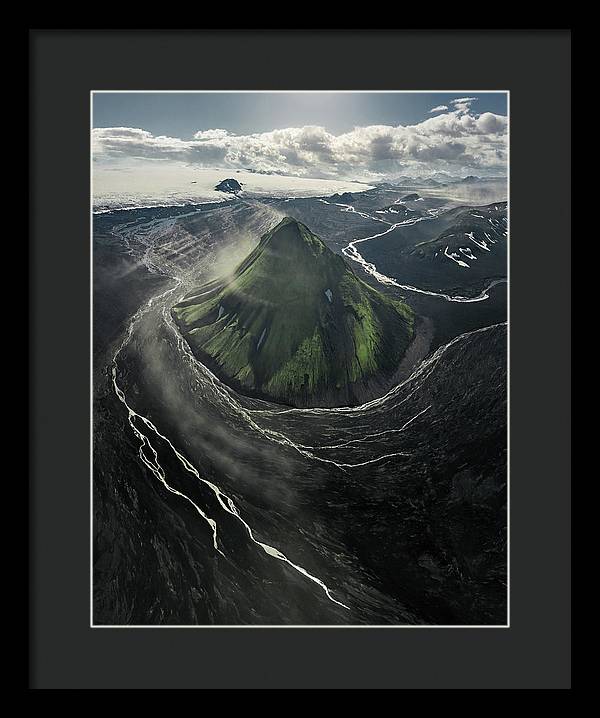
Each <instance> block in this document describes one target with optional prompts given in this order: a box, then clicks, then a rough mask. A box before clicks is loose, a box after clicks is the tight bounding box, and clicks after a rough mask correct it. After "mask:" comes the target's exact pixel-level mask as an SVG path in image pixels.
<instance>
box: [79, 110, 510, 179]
mask: <svg viewBox="0 0 600 718" xmlns="http://www.w3.org/2000/svg"><path fill="white" fill-rule="evenodd" d="M472 101H474V98H459V99H457V100H453V105H454V107H455V109H454V110H453V111H451V112H444V113H443V114H440V115H436V116H434V117H430V118H428V119H426V120H424V121H423V122H420V123H418V124H415V125H406V126H403V125H398V126H391V125H369V126H367V127H355V128H354V129H352V130H350V131H349V132H345V133H342V134H339V135H334V134H332V133H330V132H329V131H328V130H326V129H325V128H324V127H320V126H311V125H309V126H304V127H287V128H283V129H276V130H272V131H270V132H261V133H255V134H247V135H235V134H231V133H230V132H228V131H227V130H223V129H207V130H200V131H198V132H196V133H195V134H194V136H193V137H192V138H191V139H181V138H177V137H167V136H164V135H153V134H152V133H150V132H148V131H147V130H143V129H140V128H132V127H102V128H96V129H94V130H93V148H94V158H95V160H97V161H111V160H118V159H120V160H124V161H127V160H128V159H133V158H142V159H149V160H167V159H168V160H177V161H183V162H186V163H190V164H192V165H196V166H199V167H223V168H232V169H245V168H249V169H252V170H254V171H257V172H264V173H270V174H287V175H294V176H297V177H321V178H326V177H333V178H352V179H364V180H369V179H376V178H381V177H386V176H391V175H394V174H398V173H402V174H415V175H421V174H425V173H432V172H436V171H450V172H452V173H454V174H460V173H462V172H465V173H474V171H475V170H477V172H478V173H479V174H486V173H504V172H505V170H506V159H505V157H506V132H507V118H506V117H505V116H503V115H495V114H493V113H491V112H484V113H483V114H481V115H476V114H473V113H471V112H470V111H469V108H468V107H467V109H464V106H465V105H467V104H468V103H470V102H472Z"/></svg>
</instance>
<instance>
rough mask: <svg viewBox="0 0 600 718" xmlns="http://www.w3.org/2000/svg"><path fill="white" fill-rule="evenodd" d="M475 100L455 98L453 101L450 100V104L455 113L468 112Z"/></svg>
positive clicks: (474, 98) (471, 98)
mask: <svg viewBox="0 0 600 718" xmlns="http://www.w3.org/2000/svg"><path fill="white" fill-rule="evenodd" d="M476 100H477V98H476V97H457V98H456V99H455V100H451V102H450V104H451V105H453V106H454V109H455V110H456V111H457V112H469V110H470V109H471V105H472V103H473V102H475V101H476Z"/></svg>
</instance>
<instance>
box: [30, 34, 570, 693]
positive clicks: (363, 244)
mask: <svg viewBox="0 0 600 718" xmlns="http://www.w3.org/2000/svg"><path fill="white" fill-rule="evenodd" d="M306 42H310V46H311V49H312V50H311V53H310V55H309V56H308V57H307V60H306V63H305V64H302V66H300V65H298V63H295V64H294V63H292V62H291V57H293V56H297V51H298V49H299V48H300V47H301V46H302V45H303V44H305V43H306ZM457 46H459V47H461V48H465V47H468V48H469V53H464V52H461V53H456V52H449V48H451V47H453V48H456V47H457ZM284 47H285V48H286V52H285V53H283V57H284V58H290V59H287V60H286V59H284V60H283V61H281V62H278V63H273V62H272V57H274V56H277V57H281V56H282V50H283V48H284ZM30 48H31V64H32V85H31V96H32V102H31V106H30V111H31V120H32V122H31V127H32V130H31V144H32V150H33V152H32V155H33V162H32V172H31V180H32V199H33V202H32V248H33V263H32V280H33V281H32V288H33V295H32V296H33V302H32V309H33V312H32V314H33V317H34V320H33V328H34V332H33V334H34V341H33V342H32V354H33V375H32V382H33V387H34V391H33V398H34V402H33V404H34V407H33V408H34V412H33V417H32V419H33V420H32V444H31V455H32V527H31V528H32V537H33V541H32V549H33V550H32V566H33V573H32V575H33V579H32V583H31V586H30V588H31V606H32V611H31V618H32V636H33V641H32V655H31V663H30V665H31V672H30V685H31V686H32V687H35V688H48V687H69V688H75V687H88V688H94V687H102V688H147V687H155V688H240V687H252V688H296V687H304V688H344V687H354V688H356V687H360V688H482V687H483V688H494V687H503V688H523V687H528V688H532V687H538V688H539V687H560V688H569V687H570V610H569V595H570V588H569V586H570V583H569V572H570V509H569V497H570V457H569V450H568V444H569V424H568V417H569V390H570V344H569V342H570V338H569V334H570V330H569V327H570V294H569V292H568V291H567V290H566V289H565V290H564V291H559V292H558V294H556V293H554V294H553V295H552V296H550V294H549V292H548V289H547V288H548V286H555V287H559V286H560V287H563V288H564V287H568V286H569V281H570V277H569V271H570V269H569V267H570V245H569V239H568V238H569V233H570V211H569V210H570V34H569V32H568V31H537V32H533V31H527V32H525V31H523V32H516V31H515V32H508V31H484V32H477V31H463V32H458V31H438V32H435V33H429V32H426V31H413V32H410V33H408V32H400V31H386V32H382V31H360V32H359V31H347V32H344V31H338V32H333V31H244V32H242V31H217V32H211V33H208V32H202V31H194V32H183V31H154V32H152V31H144V32H134V31H78V32H70V33H62V32H56V31H37V32H34V33H32V35H31V43H30ZM509 48H510V50H509ZM350 49H351V52H350ZM358 49H361V52H358ZM159 50H160V52H159ZM532 52H535V54H536V57H543V58H547V63H546V64H545V65H544V66H543V67H544V69H543V70H542V69H541V67H542V65H538V64H536V65H535V66H532V65H531V64H528V65H525V66H524V65H523V64H522V61H520V58H523V57H525V56H529V55H531V53H532ZM415 53H416V54H418V56H419V57H421V58H427V60H426V61H423V62H422V63H421V62H419V63H418V64H417V65H416V66H415V65H414V64H413V63H411V67H412V70H411V75H410V80H409V81H407V80H406V73H405V72H401V73H400V76H399V75H398V68H402V67H404V68H406V67H407V63H408V61H409V58H410V57H414V56H415ZM359 56H362V57H363V58H367V59H366V60H363V61H362V62H359V61H358V57H359ZM390 56H393V57H394V58H395V62H394V63H393V65H391V64H390V63H389V62H387V61H386V60H387V58H389V57H390ZM159 57H160V58H162V61H161V62H160V63H159V62H158V59H159ZM191 57H193V58H194V62H193V63H190V62H189V59H190V58H191ZM332 57H337V58H347V60H344V62H343V63H342V64H340V63H339V62H338V63H337V64H336V67H337V70H336V71H335V72H334V68H333V66H332V64H331V58H332ZM475 57H477V58H478V59H477V61H475V60H474V58H475ZM73 58H77V62H76V63H73ZM134 58H135V62H133V59H134ZM165 58H168V59H167V60H166V61H165ZM215 58H220V60H219V62H215ZM270 58H271V59H270ZM327 58H329V60H327ZM163 61H164V62H163ZM340 62H341V61H340ZM67 63H71V64H70V66H71V67H72V71H71V72H69V73H68V74H65V73H64V72H63V71H62V70H63V69H64V68H65V67H66V64H67ZM232 67H235V68H236V71H235V75H232V74H231V72H230V71H231V69H232ZM324 67H325V70H324V71H323V68H324ZM344 67H345V69H344V71H343V72H342V69H343V68H344ZM192 68H193V69H192ZM393 68H395V70H393ZM199 70H200V72H199ZM340 72H341V73H342V77H343V80H342V79H340V75H339V74H338V73H340ZM336 77H337V79H336ZM350 78H352V81H350ZM550 97H551V98H552V99H551V102H552V103H553V105H554V109H553V112H552V113H543V111H542V103H543V102H547V101H549V98H550ZM57 105H60V106H61V108H62V111H61V113H60V116H59V115H57V114H56V112H55V108H56V106H57ZM542 115H543V119H544V121H543V123H542V122H541V117H542ZM65 117H66V119H65ZM536 120H539V122H536ZM61 123H62V124H61ZM550 145H551V146H552V153H551V158H550V157H549V154H548V147H549V146H550ZM51 178H53V179H51ZM549 196H553V197H555V198H556V197H557V196H559V197H560V203H561V207H562V208H563V210H564V211H561V212H560V213H558V216H557V213H554V212H552V213H545V212H543V211H541V210H540V207H542V206H544V204H546V205H547V202H548V197H549ZM550 214H551V215H552V217H551V218H550V216H549V215H550ZM559 257H560V259H559ZM50 285H51V287H52V288H51V289H50V288H49V287H50ZM50 317H53V318H54V320H53V321H49V319H50ZM57 317H62V319H61V320H60V321H59V322H58V326H57V321H56V318H57ZM557 333H558V335H559V336H558V338H557V337H556V334H557ZM552 336H554V339H551V337H552ZM556 347H558V348H556ZM550 386H552V396H553V405H552V407H549V406H548V398H547V397H548V391H549V387H550ZM559 416H560V421H559V420H558V418H557V417H559ZM49 417H52V420H51V421H49ZM42 509H43V510H42ZM550 623H551V625H550ZM549 630H551V631H552V635H553V646H552V649H551V650H549V649H548V646H547V640H548V639H547V632H548V631H549ZM59 636H61V638H60V640H59V638H58V637H59ZM167 654H168V655H169V656H171V658H170V659H169V661H168V665H167V666H165V665H164V661H163V660H161V661H159V662H158V663H157V661H158V658H159V656H161V655H162V656H163V658H164V656H165V655H167ZM109 656H110V658H109ZM192 656H193V658H192ZM367 656H369V658H368V659H367ZM82 657H84V658H85V660H82ZM250 657H252V658H250ZM392 657H393V659H392ZM132 665H135V668H134V669H133V670H130V667H131V666H132ZM225 665H227V666H228V668H227V670H225V669H224V666H225ZM124 666H128V667H129V668H128V669H127V670H124V668H123V667H124ZM325 666H327V670H325V668H324V667H325ZM332 666H334V668H332ZM224 671H225V673H224Z"/></svg>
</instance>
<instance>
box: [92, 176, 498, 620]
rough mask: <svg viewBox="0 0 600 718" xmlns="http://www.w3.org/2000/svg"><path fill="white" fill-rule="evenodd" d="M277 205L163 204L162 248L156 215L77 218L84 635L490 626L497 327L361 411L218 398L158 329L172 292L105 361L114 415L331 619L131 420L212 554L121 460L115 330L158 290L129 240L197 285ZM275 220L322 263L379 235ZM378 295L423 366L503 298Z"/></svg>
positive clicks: (316, 212)
mask: <svg viewBox="0 0 600 718" xmlns="http://www.w3.org/2000/svg"><path fill="white" fill-rule="evenodd" d="M418 191H419V193H420V194H422V195H424V194H425V190H418ZM404 194H406V192H405V191H404V192H402V191H401V192H399V193H398V197H400V196H403V195H404ZM395 198H396V197H395V196H394V195H393V193H386V194H385V197H383V196H382V197H379V198H377V197H373V196H371V197H369V198H367V199H366V200H364V198H363V201H369V202H372V203H373V204H376V203H377V202H376V200H377V199H379V200H381V205H380V206H385V204H388V205H389V204H391V202H393V201H394V199H395ZM436 201H437V200H436ZM278 204H279V202H278V201H274V200H273V201H270V200H267V201H264V202H254V201H250V202H248V201H246V200H236V201H234V202H230V203H227V205H228V206H227V207H225V206H224V207H220V208H214V207H209V206H204V207H196V208H188V210H187V211H183V210H180V209H178V210H177V211H176V213H178V214H180V215H181V216H183V215H187V216H185V217H184V218H182V219H180V221H179V222H178V223H177V228H176V237H175V239H173V230H170V231H169V232H165V234H164V235H162V234H161V232H160V231H159V232H156V225H155V229H154V230H153V232H154V234H153V235H152V236H151V233H150V234H149V232H148V223H150V222H153V221H154V220H157V219H158V220H160V219H161V218H166V217H168V216H169V213H170V210H168V209H162V210H152V211H147V210H144V211H129V212H121V213H112V214H106V215H97V217H96V220H95V228H94V270H95V271H94V322H95V324H94V367H95V376H94V621H95V622H96V623H100V624H118V625H123V624H125V625H132V624H148V625H168V624H228V625H239V624H254V625H264V624H271V625H273V624H288V625H290V624H291V625H307V624H309V625H310V624H314V625H318V624H327V625H329V624H382V625H389V624H438V625H439V624H460V625H463V624H473V625H479V624H488V623H489V624H503V623H505V621H506V329H505V327H503V326H501V327H498V328H495V329H490V330H486V331H483V332H480V333H476V334H472V335H470V336H469V337H466V338H464V339H461V340H459V341H457V342H456V343H454V344H453V345H452V346H450V347H449V348H447V349H446V350H445V351H443V353H442V354H441V356H440V357H439V359H438V360H437V361H433V362H431V364H430V365H428V366H427V367H425V369H424V370H423V371H422V372H421V373H420V375H419V376H418V377H416V378H415V379H413V380H412V381H408V382H406V384H405V385H404V386H403V387H401V389H399V390H398V393H397V395H395V396H392V397H391V398H390V399H388V400H387V401H385V402H382V403H380V404H377V402H375V404H374V405H373V406H372V407H371V408H370V409H368V410H360V409H359V410H358V411H354V412H345V411H344V410H342V411H336V410H334V411H323V412H318V411H317V412H311V411H287V410H285V409H284V408H283V410H282V407H280V406H278V405H274V404H269V403H266V402H263V401H260V400H258V399H251V398H248V397H244V396H236V395H235V394H232V393H231V391H228V390H227V389H226V388H225V387H223V386H222V385H220V383H219V382H217V381H215V379H214V378H213V377H211V375H210V374H209V373H208V372H207V371H206V370H204V369H203V368H202V367H201V366H197V365H194V363H193V362H191V361H190V360H189V357H187V355H186V354H185V353H184V352H183V350H182V348H181V341H180V339H179V338H178V334H177V332H176V331H175V330H174V329H173V327H172V326H170V325H168V324H166V323H165V320H164V316H165V313H166V314H167V316H168V309H169V307H170V306H171V304H172V302H174V301H175V300H176V299H177V298H178V297H179V296H181V295H183V293H184V287H183V286H182V287H181V290H177V291H176V292H174V293H173V295H171V296H170V297H167V298H166V299H165V300H164V303H162V302H158V301H157V302H156V303H155V304H154V305H153V306H152V307H151V309H150V310H149V311H148V312H147V313H145V314H144V315H143V317H142V319H141V320H140V321H139V322H138V323H137V324H136V326H135V328H134V331H133V333H132V338H131V341H130V342H129V343H128V345H127V346H126V348H125V349H124V351H123V352H122V354H121V355H120V357H119V359H118V381H119V386H120V387H121V388H122V389H123V391H124V392H125V395H126V397H127V401H128V403H129V404H130V406H133V407H134V408H135V410H136V411H137V412H139V413H141V414H143V415H145V416H146V417H148V418H149V419H151V420H152V421H153V422H154V424H155V425H156V426H157V427H158V428H159V430H160V432H161V433H162V434H163V435H164V436H165V437H168V439H169V441H170V442H171V443H172V444H173V445H174V446H175V447H176V448H177V449H178V450H179V451H180V452H182V454H183V455H184V456H185V457H186V458H187V459H188V460H189V461H190V462H191V463H192V464H193V466H194V467H196V468H197V470H198V472H199V475H200V476H201V477H202V478H204V479H206V480H209V481H211V482H213V483H214V484H215V485H217V486H219V487H220V488H221V490H223V491H225V492H226V493H227V495H228V496H229V497H230V498H231V499H232V500H233V501H234V503H235V505H236V506H237V509H238V510H239V512H240V515H241V516H242V517H243V518H244V520H245V521H246V522H247V523H248V525H249V526H251V528H252V531H253V534H254V537H255V539H256V540H259V541H263V542H265V544H268V545H270V546H274V547H276V548H277V549H278V550H279V551H283V553H284V554H285V555H286V556H287V557H288V558H289V559H290V560H292V561H293V562H294V563H296V564H297V565H299V566H302V567H303V568H304V569H306V571H308V572H309V573H310V574H312V575H314V576H316V577H318V578H319V579H320V580H321V581H323V582H325V584H326V585H327V586H328V587H329V588H330V590H331V596H332V597H334V598H335V599H337V600H339V601H341V602H343V603H345V604H346V605H347V606H349V608H350V610H347V609H346V608H344V607H342V606H339V605H337V604H336V603H333V602H332V601H331V600H330V599H329V598H328V597H327V595H326V593H325V592H324V591H323V589H322V588H321V587H320V586H319V585H318V584H316V583H315V582H313V581H310V580H309V579H308V578H307V577H306V576H303V575H302V574H301V573H299V572H298V571H296V570H294V569H293V568H292V567H290V566H289V565H287V564H286V563H284V562H283V561H280V560H277V559H276V558H274V557H273V556H271V555H269V554H268V553H265V551H263V550H262V549H261V548H260V547H259V546H257V545H256V544H255V543H253V542H252V541H251V540H250V537H249V535H248V532H247V529H246V528H245V527H244V526H243V524H241V523H240V521H238V519H236V518H235V517H234V516H232V515H231V514H229V513H227V512H225V511H224V510H223V508H222V507H221V506H220V504H219V502H218V501H217V499H216V498H215V495H214V493H213V492H212V491H211V490H210V488H208V487H207V486H206V485H205V484H202V483H201V482H200V481H199V480H198V478H197V477H196V476H195V475H194V474H193V473H190V472H189V471H186V470H185V469H184V467H183V465H182V464H181V462H179V461H178V460H177V458H176V457H175V455H174V454H173V451H172V450H171V448H170V446H169V444H168V443H167V442H166V441H165V440H163V439H160V438H158V437H156V436H155V435H152V433H151V432H150V430H149V429H148V428H147V426H145V425H144V424H143V423H142V422H141V421H140V420H137V423H136V426H137V427H138V429H140V430H141V431H143V432H145V433H146V434H147V435H148V436H149V437H150V438H151V441H152V445H153V447H154V449H155V450H156V452H157V458H158V461H159V462H160V465H161V467H162V469H163V470H164V474H165V477H166V480H167V481H168V483H169V485H170V486H171V487H173V488H175V489H176V490H178V491H181V492H182V493H184V494H185V495H186V496H188V497H190V498H191V499H192V500H193V501H194V502H195V503H196V504H197V505H198V506H199V507H200V508H201V509H202V510H203V511H204V512H205V513H206V514H207V515H208V516H210V517H212V518H214V520H215V521H216V522H217V527H218V546H219V548H220V550H221V551H222V552H223V554H224V555H222V554H221V553H218V552H217V551H216V550H215V548H214V546H213V536H212V531H211V529H210V527H209V525H208V524H207V523H206V522H205V521H204V520H203V519H202V517H201V516H200V515H199V514H198V511H197V510H196V509H195V508H194V507H193V506H192V505H191V504H190V503H189V502H187V501H186V500H184V499H182V498H181V497H180V496H177V495H174V494H173V493H170V492H169V491H167V490H166V489H165V487H164V485H163V484H162V483H160V482H159V481H158V480H157V478H156V477H155V476H154V475H153V473H152V472H151V471H150V470H149V469H148V468H147V467H146V466H144V465H143V463H142V462H141V461H140V459H139V440H138V439H137V438H136V436H135V435H134V433H133V432H132V430H131V428H130V427H129V425H128V423H127V413H126V411H125V409H124V407H123V405H122V404H121V403H120V402H119V401H118V399H117V397H116V396H115V394H114V391H113V390H112V386H111V381H110V375H109V369H110V363H111V358H112V355H113V353H114V350H115V349H116V347H117V346H118V343H119V341H120V338H121V336H122V332H123V331H124V330H125V328H126V326H127V322H128V318H129V317H130V316H131V315H132V314H133V313H134V312H135V311H136V310H137V309H138V308H139V307H140V306H141V305H142V304H143V303H144V302H145V301H146V300H147V299H148V298H150V297H151V296H154V295H157V294H159V293H161V292H163V291H164V290H165V289H167V288H169V287H170V286H174V281H173V280H171V279H167V278H165V277H164V276H162V275H161V274H159V273H152V272H151V271H148V269H147V268H146V267H145V266H144V264H143V261H142V260H143V257H144V254H147V251H148V246H149V244H150V245H152V251H151V256H152V258H153V259H154V260H155V261H156V264H155V265H154V266H153V268H154V270H155V271H156V269H157V268H159V269H160V270H161V271H163V272H166V271H167V270H169V272H168V273H170V274H172V275H175V274H177V272H179V274H177V276H183V277H184V281H188V279H187V278H188V277H189V281H190V282H192V281H193V282H197V281H198V279H199V278H204V279H209V278H211V277H212V276H214V274H215V272H217V271H222V269H223V267H224V266H226V264H227V262H226V260H227V257H228V256H230V257H232V258H233V257H235V256H236V253H240V254H242V256H243V254H244V253H245V252H246V251H247V248H248V244H250V246H251V245H252V241H253V240H252V237H250V238H249V236H248V235H249V233H248V231H247V230H245V229H244V228H247V227H251V228H252V230H251V232H250V234H252V235H254V236H255V237H256V239H257V238H258V236H260V232H261V231H262V230H263V228H264V227H265V226H269V223H272V222H273V219H274V218H275V217H277V216H279V215H278V212H279V210H278V207H277V205H278ZM285 205H286V206H285V213H286V214H290V215H291V214H292V213H293V212H297V213H298V214H301V213H302V212H304V215H303V216H304V219H302V221H305V222H306V223H307V224H308V225H309V226H311V225H310V220H308V219H307V218H306V215H308V214H311V216H313V218H314V219H319V222H316V224H318V223H320V225H321V227H329V229H330V230H331V237H329V236H328V234H326V233H325V232H323V231H322V230H317V227H311V229H313V230H314V231H321V232H322V235H321V236H323V238H324V240H326V241H328V244H329V246H330V247H331V248H336V247H337V248H338V251H339V248H340V246H344V244H343V243H344V236H345V237H346V238H348V237H349V238H350V239H352V238H354V236H356V237H360V236H366V234H369V233H372V232H369V231H367V233H366V234H365V233H363V230H364V229H365V227H366V226H367V225H368V227H369V229H371V228H372V227H373V226H375V229H374V232H376V231H381V229H380V228H379V226H380V224H381V223H377V222H373V221H372V220H368V219H364V218H361V217H359V216H358V215H355V214H351V213H349V212H348V213H343V212H341V211H339V210H340V208H336V210H335V211H334V210H333V209H332V208H331V206H328V205H325V204H323V203H318V202H317V201H316V200H295V201H290V202H287V203H285ZM290 205H292V206H290ZM304 208H306V211H305V209H304ZM309 208H310V209H309ZM320 213H321V215H320ZM125 240H127V242H128V243H129V247H127V242H126V241H125ZM346 243H347V241H346ZM217 253H218V255H219V260H218V261H216V260H215V256H216V255H217ZM353 266H356V267H357V265H353ZM357 272H360V270H357ZM358 276H362V275H361V274H360V273H359V275H358ZM364 278H365V279H366V281H370V282H371V281H373V280H371V279H369V278H368V277H367V276H366V275H364ZM378 288H381V285H378ZM387 291H393V292H396V293H397V294H398V295H400V296H404V297H405V298H406V301H407V302H409V303H410V305H411V306H412V307H413V309H414V310H415V311H416V312H417V313H418V314H419V315H420V316H421V317H423V318H424V319H423V322H424V323H423V326H424V327H426V328H427V330H428V331H427V333H426V334H425V333H424V334H423V337H425V336H427V341H429V337H431V346H430V348H429V351H433V350H434V349H435V348H436V347H440V346H441V345H443V344H445V343H446V342H447V341H449V340H450V339H452V338H454V337H456V336H458V335H459V334H461V333H463V332H465V331H468V330H471V329H477V328H480V327H486V326H489V325H491V324H495V323H497V322H503V321H505V319H506V285H499V286H498V287H495V288H494V289H493V290H491V291H490V299H488V300H486V301H484V302H478V303H473V304H457V303H450V302H446V301H444V300H442V299H438V298H432V297H426V296H423V295H417V294H414V293H409V292H403V291H402V290H394V289H390V290H387ZM423 341H425V338H424V339H423ZM423 348H424V347H423ZM274 436H284V437H286V439H287V440H288V442H289V443H287V444H283V445H282V444H281V443H278V442H277V441H276V440H275V439H274V438H273V437H274ZM293 444H295V445H296V446H298V447H313V448H309V449H301V450H299V449H297V448H294V446H293ZM369 462H372V463H369ZM347 464H353V465H354V466H346V465H347Z"/></svg>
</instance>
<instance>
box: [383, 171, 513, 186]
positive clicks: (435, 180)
mask: <svg viewBox="0 0 600 718" xmlns="http://www.w3.org/2000/svg"><path fill="white" fill-rule="evenodd" d="M505 181H506V177H477V176H475V175H467V176H466V177H454V176H453V175H449V174H447V173H446V172H436V173H435V174H433V175H431V176H429V177H409V176H407V175H400V176H399V177H394V178H393V179H391V180H387V181H385V182H379V183H377V184H378V186H380V187H384V186H388V187H442V186H444V185H450V184H460V183H462V184H476V183H479V182H505Z"/></svg>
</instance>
